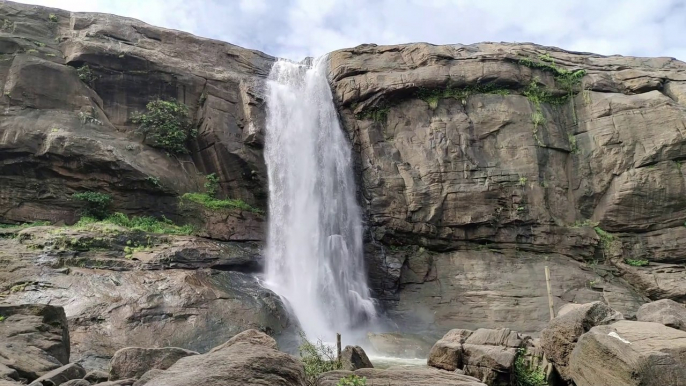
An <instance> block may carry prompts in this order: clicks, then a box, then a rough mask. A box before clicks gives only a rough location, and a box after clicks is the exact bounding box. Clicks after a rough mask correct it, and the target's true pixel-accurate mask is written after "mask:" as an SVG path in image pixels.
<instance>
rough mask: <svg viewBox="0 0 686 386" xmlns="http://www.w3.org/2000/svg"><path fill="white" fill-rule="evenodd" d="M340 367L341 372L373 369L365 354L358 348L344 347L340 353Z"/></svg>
mask: <svg viewBox="0 0 686 386" xmlns="http://www.w3.org/2000/svg"><path fill="white" fill-rule="evenodd" d="M341 366H342V368H343V370H349V371H355V370H357V369H369V368H373V367H374V365H372V362H371V361H370V360H369V357H367V353H365V352H364V350H363V349H362V347H360V346H345V348H344V349H343V351H342V352H341Z"/></svg>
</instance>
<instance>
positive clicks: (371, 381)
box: [317, 368, 485, 386]
mask: <svg viewBox="0 0 686 386" xmlns="http://www.w3.org/2000/svg"><path fill="white" fill-rule="evenodd" d="M353 374H354V375H357V376H358V377H364V378H367V386H485V385H484V384H483V383H481V382H479V381H478V380H477V379H476V378H472V377H469V376H466V375H461V374H457V373H454V372H447V371H442V370H437V369H432V368H411V369H392V370H390V369H389V370H381V369H360V370H356V371H354V372H352V371H344V370H339V371H331V372H328V373H324V374H322V375H321V376H320V377H319V379H317V386H336V385H337V384H338V382H339V381H340V380H341V379H342V378H344V377H347V376H350V375H353Z"/></svg>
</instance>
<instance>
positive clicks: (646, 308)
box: [636, 299, 686, 331]
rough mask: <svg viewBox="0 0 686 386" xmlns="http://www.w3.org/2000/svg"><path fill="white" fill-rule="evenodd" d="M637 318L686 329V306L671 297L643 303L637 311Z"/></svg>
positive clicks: (640, 320)
mask: <svg viewBox="0 0 686 386" xmlns="http://www.w3.org/2000/svg"><path fill="white" fill-rule="evenodd" d="M636 319H637V320H638V321H639V322H655V323H660V324H664V325H665V326H667V327H672V328H676V329H678V330H683V331H686V307H684V305H683V304H680V303H677V302H675V301H674V300H670V299H662V300H658V301H656V302H650V303H646V304H644V305H642V306H641V308H639V309H638V312H636Z"/></svg>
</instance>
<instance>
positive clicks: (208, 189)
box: [205, 173, 219, 197]
mask: <svg viewBox="0 0 686 386" xmlns="http://www.w3.org/2000/svg"><path fill="white" fill-rule="evenodd" d="M205 179H207V182H205V193H207V194H208V195H209V196H210V197H216V196H217V192H219V177H217V175H216V174H214V173H210V174H208V175H206V176H205Z"/></svg>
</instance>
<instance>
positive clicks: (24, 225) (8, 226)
mask: <svg viewBox="0 0 686 386" xmlns="http://www.w3.org/2000/svg"><path fill="white" fill-rule="evenodd" d="M45 225H50V222H48V221H34V222H27V223H22V224H0V229H11V228H19V229H24V228H33V227H40V226H45Z"/></svg>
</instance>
